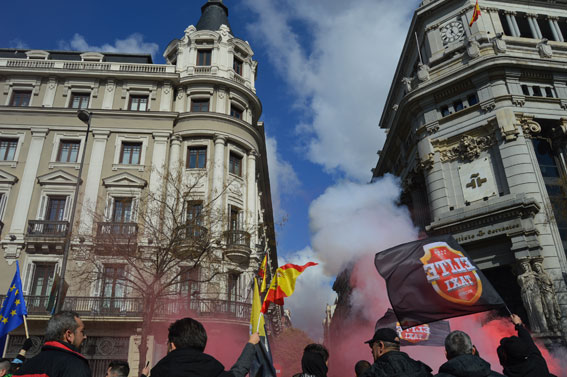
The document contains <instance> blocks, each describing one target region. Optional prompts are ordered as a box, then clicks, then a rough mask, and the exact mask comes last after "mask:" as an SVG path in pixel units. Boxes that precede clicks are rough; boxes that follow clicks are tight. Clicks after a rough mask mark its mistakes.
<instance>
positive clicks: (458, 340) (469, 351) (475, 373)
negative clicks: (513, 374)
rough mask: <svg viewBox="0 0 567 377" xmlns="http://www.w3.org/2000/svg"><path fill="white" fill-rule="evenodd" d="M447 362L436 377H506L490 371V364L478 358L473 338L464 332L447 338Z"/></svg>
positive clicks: (454, 332) (455, 333)
mask: <svg viewBox="0 0 567 377" xmlns="http://www.w3.org/2000/svg"><path fill="white" fill-rule="evenodd" d="M445 356H447V360H448V361H447V362H446V363H445V364H443V365H441V367H440V368H439V373H438V374H436V375H435V377H504V376H503V375H501V374H500V373H497V372H494V371H492V370H491V369H490V364H489V363H487V362H486V361H484V360H483V359H481V358H480V356H478V352H477V351H476V347H475V346H474V345H473V344H472V341H471V338H470V337H469V336H468V335H467V334H466V333H464V332H462V331H458V330H457V331H453V332H451V333H449V335H447V337H446V338H445Z"/></svg>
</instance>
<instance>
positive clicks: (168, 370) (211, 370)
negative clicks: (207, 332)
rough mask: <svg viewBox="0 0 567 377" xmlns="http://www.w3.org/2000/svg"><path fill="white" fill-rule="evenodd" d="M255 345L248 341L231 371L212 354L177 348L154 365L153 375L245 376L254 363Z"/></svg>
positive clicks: (171, 376) (166, 376)
mask: <svg viewBox="0 0 567 377" xmlns="http://www.w3.org/2000/svg"><path fill="white" fill-rule="evenodd" d="M254 354H255V351H254V345H252V344H251V343H247V344H246V347H244V350H243V351H242V354H241V355H240V357H239V358H238V360H237V361H236V364H234V366H233V367H232V369H231V370H230V371H225V370H224V366H223V365H222V364H221V363H220V362H219V361H218V360H217V359H215V358H214V357H212V356H211V355H207V354H206V353H204V352H201V351H199V350H197V349H195V348H183V349H175V350H173V351H171V352H170V353H168V354H167V355H166V356H165V357H164V358H163V359H161V360H160V361H159V362H158V363H157V364H156V366H155V367H153V369H152V371H151V373H150V375H151V377H217V376H218V377H243V376H244V375H245V374H246V373H248V370H249V369H250V365H251V364H252V358H253V357H254Z"/></svg>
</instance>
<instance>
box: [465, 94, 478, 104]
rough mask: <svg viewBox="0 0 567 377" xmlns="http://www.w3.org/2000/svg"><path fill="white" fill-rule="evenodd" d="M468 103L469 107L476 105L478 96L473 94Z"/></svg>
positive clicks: (468, 98)
mask: <svg viewBox="0 0 567 377" xmlns="http://www.w3.org/2000/svg"><path fill="white" fill-rule="evenodd" d="M467 102H468V103H469V106H473V105H476V104H477V103H478V97H477V96H476V94H471V95H469V96H468V97H467Z"/></svg>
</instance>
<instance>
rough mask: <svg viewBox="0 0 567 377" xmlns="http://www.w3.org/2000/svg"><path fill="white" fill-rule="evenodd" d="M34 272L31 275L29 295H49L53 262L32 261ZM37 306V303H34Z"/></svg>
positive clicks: (53, 267) (53, 269) (53, 268)
mask: <svg viewBox="0 0 567 377" xmlns="http://www.w3.org/2000/svg"><path fill="white" fill-rule="evenodd" d="M34 264H35V272H34V275H33V280H32V286H31V292H30V295H31V296H40V297H44V296H49V293H50V292H51V286H52V284H53V275H54V272H55V263H34ZM35 306H39V305H35Z"/></svg>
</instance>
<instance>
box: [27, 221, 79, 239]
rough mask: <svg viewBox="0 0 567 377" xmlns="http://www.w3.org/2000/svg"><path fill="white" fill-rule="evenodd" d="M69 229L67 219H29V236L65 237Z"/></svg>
mask: <svg viewBox="0 0 567 377" xmlns="http://www.w3.org/2000/svg"><path fill="white" fill-rule="evenodd" d="M68 229H69V222H68V221H50V220H29V221H28V234H27V235H28V236H29V237H65V236H67V231H68Z"/></svg>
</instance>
